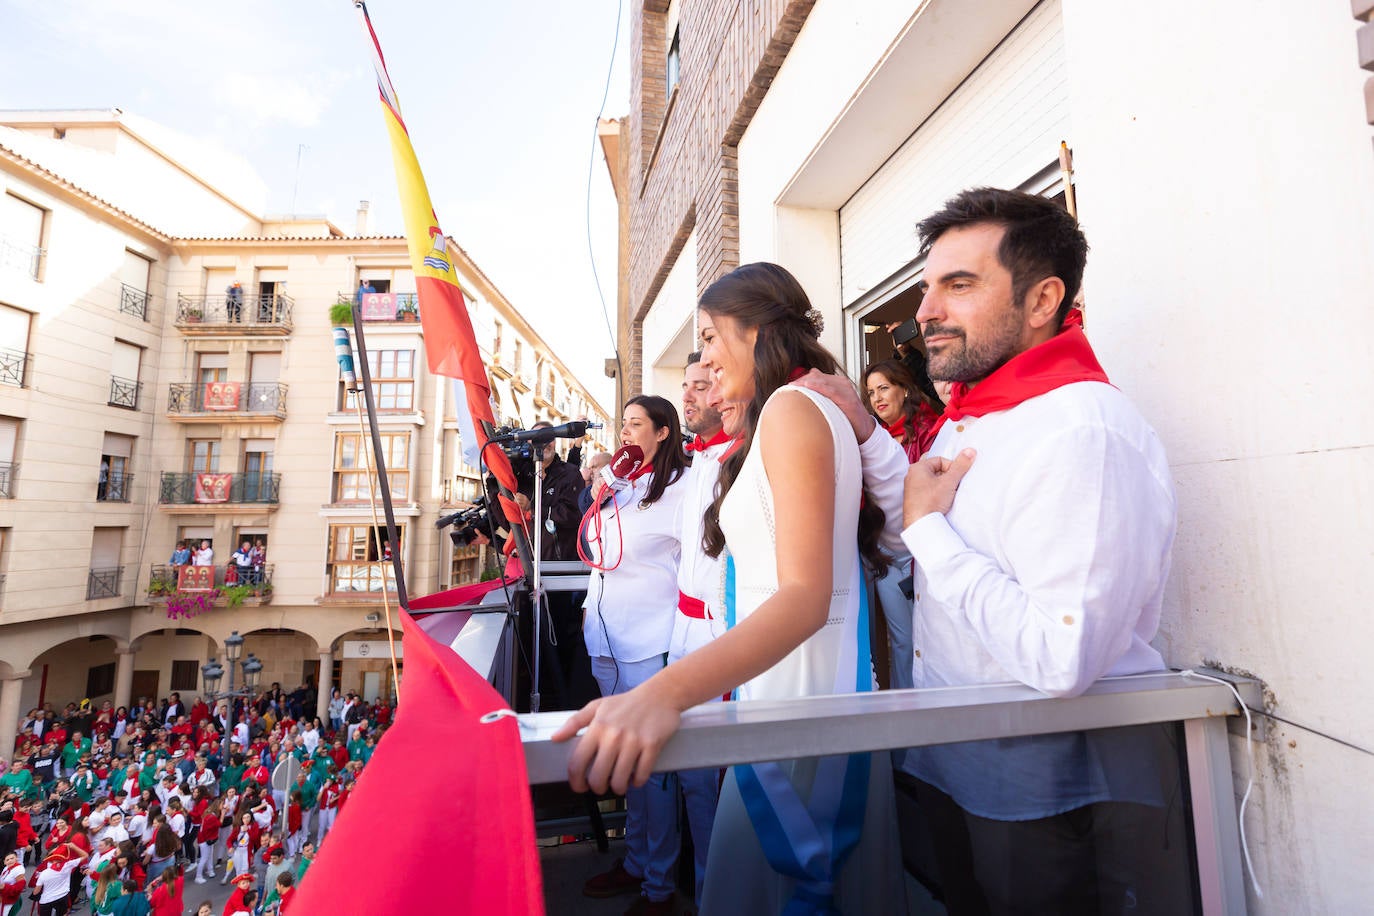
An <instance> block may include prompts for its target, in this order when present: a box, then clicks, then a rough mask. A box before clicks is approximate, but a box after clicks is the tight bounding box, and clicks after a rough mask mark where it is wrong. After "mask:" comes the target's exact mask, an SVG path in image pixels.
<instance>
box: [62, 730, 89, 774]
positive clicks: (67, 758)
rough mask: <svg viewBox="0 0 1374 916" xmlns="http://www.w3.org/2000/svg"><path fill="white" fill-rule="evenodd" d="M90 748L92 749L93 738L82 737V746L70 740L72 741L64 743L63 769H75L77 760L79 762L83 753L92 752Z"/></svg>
mask: <svg viewBox="0 0 1374 916" xmlns="http://www.w3.org/2000/svg"><path fill="white" fill-rule="evenodd" d="M90 750H91V739H90V738H82V739H81V746H80V747H77V746H76V745H75V744H72V742H70V741H68V742H67V743H66V744H64V745H62V769H63V770H74V769H76V762H77V761H78V760H80V759H81V755H82V754H87V753H90Z"/></svg>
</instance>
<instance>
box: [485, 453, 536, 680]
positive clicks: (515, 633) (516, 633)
mask: <svg viewBox="0 0 1374 916" xmlns="http://www.w3.org/2000/svg"><path fill="white" fill-rule="evenodd" d="M494 442H496V440H495V439H488V440H487V442H486V444H485V445H483V446H482V449H481V451H479V452H478V453H477V479H478V480H479V481H481V482H482V492H484V493H485V492H486V491H487V485H486V480H485V479H484V474H491V476H492V478H493V479H496V473H495V472H494V471H492V469H491V465H489V464H487V449H488V448H490V447H491V445H492V443H494ZM484 468H485V471H484V470H483V469H484ZM496 505H497V506H500V505H501V481H500V480H496ZM491 508H492V507H491V506H490V505H488V506H487V532H488V534H489V536H490V537H491V546H492V547H493V548H494V547H496V523H495V522H493V521H492V518H491ZM505 514H506V513H505V510H504V509H502V510H501V515H502V517H504V516H505ZM506 524H507V525H509V526H510V536H511V537H515V522H513V521H511V520H510V519H506ZM496 578H497V579H499V580H500V582H501V594H503V595H505V597H506V608H507V609H508V610H509V611H510V612H511V614H513V615H514V614H515V605H514V604H512V603H511V600H510V585H509V583H507V582H506V570H505V569H504V568H502V569H501V570H500V571H499V572H498V573H497V576H496ZM535 612H536V613H538V610H537V609H536V611H535ZM516 616H518V615H516ZM511 639H513V640H515V646H516V648H517V649H519V650H520V660H521V661H522V662H524V663H525V674H527V675H529V678H530V683H534V666H533V665H532V664H530V659H529V656H528V655H527V654H526V653H525V644H524V643H523V642H521V641H520V628H519V627H518V626H516V627H513V628H512V629H511ZM512 702H514V698H512Z"/></svg>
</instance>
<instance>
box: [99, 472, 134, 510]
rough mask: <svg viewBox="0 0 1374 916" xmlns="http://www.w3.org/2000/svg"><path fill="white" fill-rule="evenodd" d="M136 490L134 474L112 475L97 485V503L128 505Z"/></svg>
mask: <svg viewBox="0 0 1374 916" xmlns="http://www.w3.org/2000/svg"><path fill="white" fill-rule="evenodd" d="M133 489H134V475H133V474H111V475H110V476H109V478H108V479H106V480H103V481H101V482H100V483H98V484H96V487H95V501H96V502H100V503H127V502H128V501H129V494H130V493H131V492H132V491H133Z"/></svg>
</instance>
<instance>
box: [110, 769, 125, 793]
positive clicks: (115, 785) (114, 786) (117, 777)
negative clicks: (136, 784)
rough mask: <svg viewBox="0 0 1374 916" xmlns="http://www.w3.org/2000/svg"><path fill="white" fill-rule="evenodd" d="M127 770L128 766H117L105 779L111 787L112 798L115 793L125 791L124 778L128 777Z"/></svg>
mask: <svg viewBox="0 0 1374 916" xmlns="http://www.w3.org/2000/svg"><path fill="white" fill-rule="evenodd" d="M127 772H128V768H127V767H115V768H114V769H113V770H111V771H110V775H109V777H108V778H107V779H106V780H105V784H106V785H107V786H109V787H110V797H111V798H113V797H114V794H115V793H116V792H123V791H124V780H125V778H126V777H125V775H124V774H125V773H127Z"/></svg>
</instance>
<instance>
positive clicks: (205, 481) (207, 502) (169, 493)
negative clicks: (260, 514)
mask: <svg viewBox="0 0 1374 916" xmlns="http://www.w3.org/2000/svg"><path fill="white" fill-rule="evenodd" d="M280 490H281V475H280V474H221V473H218V472H214V471H210V472H205V473H183V472H181V471H163V472H162V480H161V483H160V485H159V487H158V496H157V501H158V503H159V504H161V505H163V506H215V505H226V504H227V505H273V506H275V505H276V504H277V503H278V502H279V496H278V494H279V491H280Z"/></svg>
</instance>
